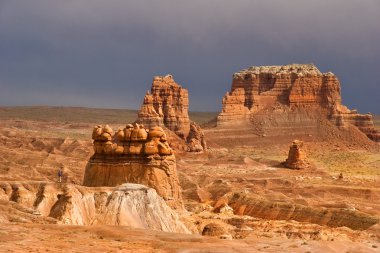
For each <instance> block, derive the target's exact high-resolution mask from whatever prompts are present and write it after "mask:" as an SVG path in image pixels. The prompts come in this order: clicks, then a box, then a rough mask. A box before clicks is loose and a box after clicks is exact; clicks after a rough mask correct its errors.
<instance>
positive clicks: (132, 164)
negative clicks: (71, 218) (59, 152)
mask: <svg viewBox="0 0 380 253" xmlns="http://www.w3.org/2000/svg"><path fill="white" fill-rule="evenodd" d="M112 133H113V131H112V129H110V128H109V127H108V126H105V127H102V126H96V127H95V128H94V131H93V140H94V151H95V154H94V155H93V156H92V157H91V158H90V160H89V162H88V164H87V167H86V171H85V175H84V179H83V185H85V186H97V187H100V186H118V185H121V184H123V183H137V184H143V185H146V186H148V187H151V188H153V189H155V190H156V191H157V193H158V194H159V195H160V196H161V197H163V198H164V199H165V201H166V202H167V203H168V204H169V205H170V206H171V207H173V208H182V207H183V203H182V197H181V192H180V186H179V181H178V177H177V171H176V160H175V156H174V154H173V151H172V149H171V148H170V146H169V144H168V143H167V140H166V139H167V137H166V134H165V132H164V131H163V129H162V128H161V127H153V128H151V129H149V130H147V129H145V128H143V127H142V126H141V125H138V124H134V125H127V126H126V127H125V128H124V129H119V130H118V131H117V132H116V134H115V135H113V134H112Z"/></svg>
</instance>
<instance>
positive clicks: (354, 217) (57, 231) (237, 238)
mask: <svg viewBox="0 0 380 253" xmlns="http://www.w3.org/2000/svg"><path fill="white" fill-rule="evenodd" d="M136 114H137V111H133V110H122V109H119V110H113V109H88V108H67V107H61V108H60V107H1V108H0V141H1V145H0V151H1V154H2V155H1V156H0V185H1V186H2V187H1V188H0V191H1V190H2V191H3V193H4V194H0V234H1V237H0V241H1V243H0V245H1V249H0V251H2V252H62V251H63V250H64V251H67V252H86V251H92V252H255V251H257V252H380V226H379V224H378V223H379V218H380V187H379V186H380V146H379V145H378V144H377V143H375V142H372V141H370V140H367V139H365V138H361V137H360V136H359V137H360V138H359V137H357V136H352V135H351V134H352V133H351V132H350V133H345V132H335V131H333V130H331V131H324V133H323V134H320V135H316V134H315V131H314V132H308V130H305V129H300V130H298V131H293V132H291V133H288V134H283V135H281V136H280V137H279V136H278V135H274V134H272V133H271V132H266V133H265V134H262V133H258V132H254V131H252V132H250V130H247V131H241V130H240V131H239V132H236V133H234V132H233V129H232V130H231V131H230V136H228V135H226V134H225V133H223V132H220V131H219V130H215V129H214V128H212V120H213V119H214V118H215V116H216V115H217V113H199V112H198V113H190V118H191V119H192V120H194V121H195V122H197V123H198V124H200V125H203V126H204V131H205V134H206V136H207V138H208V141H209V147H210V148H209V150H208V151H207V152H202V153H186V152H182V151H179V150H178V152H176V158H177V170H178V174H179V179H180V185H181V188H182V194H183V198H184V203H185V207H186V210H187V211H186V214H183V216H182V217H183V222H184V223H185V224H186V225H188V227H190V228H191V230H192V231H193V234H190V235H184V234H178V233H177V234H173V233H164V232H159V231H150V230H141V229H135V228H130V227H120V226H119V227H118V226H106V225H97V226H72V225H62V224H57V221H56V220H54V219H52V218H49V217H42V216H40V215H37V214H35V213H34V211H33V210H32V209H30V208H28V207H26V206H25V205H24V204H23V202H22V201H17V200H19V198H17V197H15V196H14V194H13V195H12V196H11V197H9V195H7V194H5V192H6V187H8V186H9V185H22V186H23V187H24V188H25V189H27V190H28V191H30V192H32V193H33V190H34V188H33V187H34V186H33V185H35V184H36V183H40V182H49V183H55V182H57V176H56V173H57V168H59V167H60V166H63V168H64V169H63V172H64V177H63V180H64V184H73V185H80V184H81V183H82V180H83V174H84V169H85V167H86V164H87V161H88V159H89V158H90V157H91V155H92V154H93V149H92V142H91V132H92V128H93V126H94V125H96V124H105V123H108V124H110V125H111V126H112V127H114V128H115V129H117V128H118V127H121V126H124V125H125V124H126V123H131V122H133V121H134V120H135V119H136ZM210 122H211V123H210ZM375 124H377V128H380V117H375ZM324 129H326V128H324ZM294 139H301V140H303V141H304V143H305V153H306V155H307V159H308V161H309V162H310V167H309V168H307V169H304V170H289V169H286V168H284V167H283V166H282V165H281V164H282V162H284V161H285V160H286V157H287V153H288V150H289V145H290V144H291V142H292V141H293V140H294ZM352 139H354V140H355V142H353V141H351V140H352ZM340 174H342V176H343V177H342V178H339V175H340ZM226 196H230V198H229V199H230V201H231V199H232V200H233V201H231V202H229V203H228V205H230V206H233V207H235V208H237V209H239V210H241V213H235V214H233V213H230V212H229V211H228V210H223V208H221V207H222V206H223V204H226V201H228V200H227V198H226ZM210 223H213V224H215V226H214V228H213V229H211V230H209V232H208V233H206V232H205V226H206V224H210ZM202 231H203V232H204V236H202V235H200V234H201V233H202Z"/></svg>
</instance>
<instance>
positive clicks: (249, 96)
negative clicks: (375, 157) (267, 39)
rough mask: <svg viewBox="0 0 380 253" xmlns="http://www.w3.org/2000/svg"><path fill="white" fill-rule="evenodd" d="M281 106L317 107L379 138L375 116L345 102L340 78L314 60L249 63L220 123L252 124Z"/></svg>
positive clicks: (227, 100)
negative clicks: (262, 115) (252, 64)
mask: <svg viewBox="0 0 380 253" xmlns="http://www.w3.org/2000/svg"><path fill="white" fill-rule="evenodd" d="M278 108H281V109H282V110H283V112H286V113H292V112H296V111H297V110H304V111H310V112H311V113H313V112H315V111H317V112H316V113H318V114H323V115H325V117H326V118H328V119H329V120H330V121H331V122H333V123H334V124H336V125H337V126H338V127H347V126H348V125H354V126H356V127H358V128H359V129H360V130H361V131H362V132H363V133H365V134H366V135H367V136H368V137H369V138H371V139H372V140H375V141H379V140H380V132H378V131H376V130H375V128H374V125H373V121H372V116H371V115H369V114H367V115H362V114H358V113H357V111H356V110H349V109H348V108H347V107H345V106H343V105H342V104H341V92H340V83H339V80H338V78H337V77H336V76H335V75H334V74H333V73H331V72H328V73H321V72H320V71H319V70H318V68H317V67H316V66H314V65H313V64H290V65H284V66H260V67H250V68H248V69H245V70H242V71H240V72H237V73H235V74H234V75H233V80H232V88H231V91H230V92H228V93H227V94H226V95H225V96H224V98H223V109H222V112H221V113H220V114H219V116H218V119H217V125H218V126H221V127H223V126H229V125H236V124H237V123H240V124H247V123H248V124H249V123H251V122H252V121H254V120H255V116H256V115H258V114H260V112H262V111H264V110H272V111H276V110H277V109H278ZM284 108H285V109H284Z"/></svg>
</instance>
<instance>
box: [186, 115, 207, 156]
mask: <svg viewBox="0 0 380 253" xmlns="http://www.w3.org/2000/svg"><path fill="white" fill-rule="evenodd" d="M186 141H187V143H188V148H189V151H191V152H200V151H203V150H206V149H207V144H206V138H205V134H204V133H203V130H202V128H201V127H200V126H198V125H197V124H196V123H195V122H191V123H190V132H189V135H188V136H187V139H186Z"/></svg>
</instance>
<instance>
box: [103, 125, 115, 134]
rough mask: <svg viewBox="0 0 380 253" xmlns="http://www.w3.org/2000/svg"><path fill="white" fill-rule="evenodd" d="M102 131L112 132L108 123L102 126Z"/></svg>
mask: <svg viewBox="0 0 380 253" xmlns="http://www.w3.org/2000/svg"><path fill="white" fill-rule="evenodd" d="M103 131H104V132H105V133H109V134H112V133H113V130H112V128H111V127H110V126H109V125H106V126H105V127H104V128H103Z"/></svg>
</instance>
